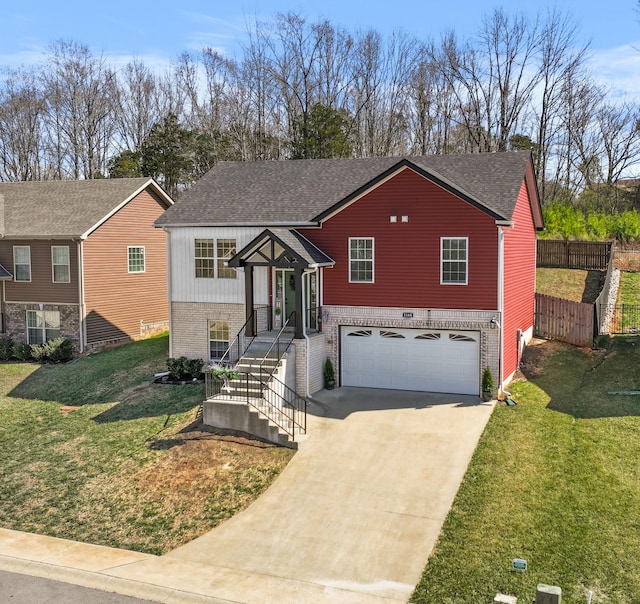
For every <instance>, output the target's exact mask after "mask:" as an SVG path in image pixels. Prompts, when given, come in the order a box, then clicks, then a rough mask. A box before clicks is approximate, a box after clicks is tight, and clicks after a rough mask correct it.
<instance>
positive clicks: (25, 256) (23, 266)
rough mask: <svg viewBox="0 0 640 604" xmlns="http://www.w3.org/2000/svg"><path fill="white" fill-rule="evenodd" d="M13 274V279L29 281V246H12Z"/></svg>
mask: <svg viewBox="0 0 640 604" xmlns="http://www.w3.org/2000/svg"><path fill="white" fill-rule="evenodd" d="M13 275H14V277H13V278H14V280H15V281H31V246H28V245H14V246H13Z"/></svg>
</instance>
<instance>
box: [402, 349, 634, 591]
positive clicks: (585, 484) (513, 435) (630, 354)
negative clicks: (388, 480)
mask: <svg viewBox="0 0 640 604" xmlns="http://www.w3.org/2000/svg"><path fill="white" fill-rule="evenodd" d="M639 365H640V338H637V337H628V338H617V339H615V340H614V341H613V344H612V346H611V348H610V349H608V350H600V351H597V352H591V351H587V350H584V349H577V348H573V347H571V346H568V345H563V344H558V343H553V342H547V343H544V344H542V345H539V346H533V347H529V348H528V349H527V353H526V358H525V365H524V370H525V373H527V375H528V376H529V377H528V380H527V381H519V382H518V383H516V384H513V387H512V389H511V390H512V393H513V395H514V397H515V398H516V399H517V400H518V401H519V404H518V405H517V406H516V407H507V406H504V405H502V404H500V405H498V406H497V407H496V409H495V411H494V413H493V415H492V417H491V419H490V421H489V424H488V426H487V428H486V430H485V433H484V435H483V437H482V439H481V441H480V444H479V446H478V448H477V450H476V452H475V455H474V457H473V460H472V462H471V465H470V467H469V470H468V472H467V474H466V476H465V479H464V481H463V484H462V486H461V488H460V490H459V492H458V495H457V497H456V500H455V502H454V505H453V507H452V509H451V511H450V513H449V515H448V517H447V520H446V521H445V524H444V527H443V533H442V535H441V538H440V541H439V543H438V545H437V546H436V549H435V552H434V553H433V555H432V557H431V559H430V560H429V563H428V565H427V567H426V569H425V572H424V574H423V577H422V580H421V581H420V583H419V584H418V586H417V587H416V590H415V593H414V595H413V598H412V602H424V603H429V604H470V603H476V602H492V601H493V598H494V597H495V595H496V594H497V593H504V594H511V595H515V596H517V597H518V602H531V601H532V600H533V599H534V598H535V591H536V585H537V584H538V583H546V584H549V585H558V586H560V587H561V588H562V593H563V598H562V601H563V603H566V604H573V603H575V604H578V603H580V604H583V603H584V602H586V597H587V593H588V591H589V590H592V591H593V600H592V602H593V603H594V604H600V603H604V602H606V603H615V604H631V603H635V602H638V597H639V594H640V569H639V568H638V565H637V564H636V563H635V561H636V560H637V559H638V558H639V556H640V514H638V510H640V463H639V461H638V460H639V459H640V396H638V395H633V394H626V395H624V394H609V393H610V392H625V391H637V390H640V373H639V372H638V371H637V368H638V366H639ZM538 367H541V371H538ZM514 558H524V559H525V560H527V562H528V569H527V570H526V571H525V572H524V573H518V572H515V571H513V570H511V563H512V560H513V559H514Z"/></svg>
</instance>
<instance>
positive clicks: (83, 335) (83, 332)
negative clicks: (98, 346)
mask: <svg viewBox="0 0 640 604" xmlns="http://www.w3.org/2000/svg"><path fill="white" fill-rule="evenodd" d="M76 245H77V248H78V302H79V303H80V308H79V311H80V312H79V314H80V329H79V332H80V333H79V334H78V335H79V336H80V352H81V353H83V352H84V349H85V345H86V342H87V316H86V314H87V309H86V306H85V300H84V256H83V250H82V239H79V240H78V242H77V244H76Z"/></svg>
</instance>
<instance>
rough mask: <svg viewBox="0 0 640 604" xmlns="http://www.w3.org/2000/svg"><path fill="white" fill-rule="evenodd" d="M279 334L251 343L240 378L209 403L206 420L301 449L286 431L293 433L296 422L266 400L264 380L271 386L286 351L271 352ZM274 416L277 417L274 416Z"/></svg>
mask: <svg viewBox="0 0 640 604" xmlns="http://www.w3.org/2000/svg"><path fill="white" fill-rule="evenodd" d="M275 335H277V334H276V332H271V333H265V334H260V335H259V336H258V337H256V339H255V340H254V341H253V342H252V343H251V345H250V346H249V348H248V349H247V351H246V352H245V354H244V355H243V356H242V358H241V359H240V360H239V361H238V365H237V367H236V369H237V371H238V372H239V373H240V377H238V378H237V379H234V380H229V383H228V390H227V391H224V392H222V393H220V394H219V395H218V396H216V398H215V400H214V401H205V405H204V407H203V415H204V421H205V423H210V424H211V425H217V426H218V427H222V428H229V429H234V430H241V431H243V432H248V433H250V434H254V435H255V436H258V437H259V438H263V439H265V440H268V441H269V442H273V443H276V444H278V445H281V446H284V447H289V448H293V449H297V447H298V445H297V443H296V442H295V441H294V440H293V439H292V438H291V437H290V436H289V434H288V433H287V432H286V431H285V430H288V432H292V431H293V422H292V421H291V420H289V419H287V418H286V417H285V416H283V415H281V414H278V413H277V411H275V412H274V409H273V408H272V407H271V406H270V405H269V404H268V403H267V402H266V401H265V398H264V392H263V391H264V390H266V389H265V388H264V386H263V384H262V383H260V379H261V380H262V382H263V383H264V384H268V383H269V382H270V381H271V376H272V375H273V374H274V373H275V372H276V371H277V369H278V367H279V366H280V360H279V358H278V356H279V355H280V354H281V353H282V350H278V349H277V347H274V348H273V349H271V347H272V345H273V342H274V337H275ZM254 376H255V377H254ZM257 378H259V379H257ZM274 413H275V414H277V417H272V416H273V415H274ZM274 420H275V421H274ZM276 422H277V423H276Z"/></svg>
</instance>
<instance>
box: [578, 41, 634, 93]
mask: <svg viewBox="0 0 640 604" xmlns="http://www.w3.org/2000/svg"><path fill="white" fill-rule="evenodd" d="M589 65H590V67H591V69H592V70H593V74H594V77H595V79H596V81H597V82H598V84H602V85H603V86H605V87H606V88H608V89H609V90H610V95H611V97H612V98H613V99H614V100H615V99H619V100H623V99H624V100H635V101H639V100H640V40H639V41H637V42H634V43H631V44H625V45H623V46H618V47H616V48H607V49H599V50H595V51H593V54H592V56H591V58H590V60H589Z"/></svg>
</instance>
